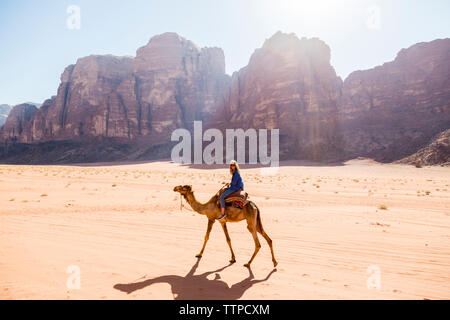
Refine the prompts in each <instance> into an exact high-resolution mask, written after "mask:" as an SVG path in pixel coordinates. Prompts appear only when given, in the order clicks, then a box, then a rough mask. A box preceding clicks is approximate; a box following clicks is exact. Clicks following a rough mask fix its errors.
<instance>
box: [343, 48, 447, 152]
mask: <svg viewBox="0 0 450 320" xmlns="http://www.w3.org/2000/svg"><path fill="white" fill-rule="evenodd" d="M449 59H450V39H443V40H435V41H432V42H428V43H418V44H416V45H413V46H412V47H410V48H408V49H403V50H401V51H400V52H399V53H398V55H397V57H396V58H395V60H394V61H392V62H388V63H385V64H383V65H382V66H379V67H376V68H373V69H370V70H365V71H356V72H353V73H352V74H350V75H349V76H348V77H347V79H345V81H344V85H343V88H342V96H341V100H340V102H339V133H340V134H341V135H342V139H341V140H342V142H343V146H342V149H343V150H344V156H345V157H346V158H352V157H355V156H366V157H373V158H375V159H376V160H379V161H393V160H396V159H400V158H402V157H405V156H407V155H410V154H412V153H414V152H415V151H417V150H418V149H419V148H421V147H423V146H424V145H426V144H427V143H428V142H429V140H430V139H431V138H432V137H433V136H435V135H436V134H438V133H439V132H442V131H443V130H445V129H448V128H450V63H449V61H450V60H449Z"/></svg>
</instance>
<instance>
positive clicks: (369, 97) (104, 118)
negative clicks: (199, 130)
mask: <svg viewBox="0 0 450 320" xmlns="http://www.w3.org/2000/svg"><path fill="white" fill-rule="evenodd" d="M449 57H450V39H439V40H435V41H432V42H428V43H419V44H416V45H414V46H412V47H410V48H408V49H403V50H401V51H400V52H399V53H398V55H397V57H396V59H395V60H394V61H392V62H388V63H385V64H383V65H382V66H379V67H376V68H373V69H370V70H364V71H356V72H354V73H352V74H350V75H349V76H348V78H347V79H345V81H344V82H343V81H342V80H341V79H340V78H339V77H338V76H337V75H336V73H335V71H334V69H333V67H332V66H331V64H330V48H329V47H328V46H327V45H326V44H325V43H324V42H323V41H321V40H319V39H317V38H312V39H306V38H301V39H299V38H298V37H297V36H295V35H294V34H284V33H281V32H278V33H276V34H275V35H273V36H272V37H271V38H270V39H267V40H266V41H265V43H264V44H263V46H262V47H261V48H260V49H257V50H256V51H255V52H254V54H253V55H252V56H251V58H250V61H249V64H248V65H247V66H246V67H244V68H242V69H241V70H239V71H238V72H235V73H233V75H232V77H229V76H227V75H226V74H225V61H224V60H225V59H224V54H223V52H222V50H221V49H219V48H202V49H200V48H198V47H197V46H196V45H195V44H194V43H192V42H191V41H189V40H186V39H184V38H182V37H180V36H178V35H177V34H174V33H165V34H162V35H158V36H155V37H153V38H152V39H151V40H150V41H149V43H148V44H147V45H146V46H144V47H142V48H140V49H138V50H137V53H136V57H115V56H111V55H107V56H89V57H85V58H81V59H79V60H78V61H77V63H76V64H75V65H71V66H69V67H67V68H66V70H65V71H64V73H63V74H62V76H61V84H60V86H59V88H58V92H57V95H56V96H54V97H52V98H51V99H48V100H46V101H45V102H44V103H43V105H42V106H41V107H40V108H39V109H38V110H34V111H31V109H27V110H26V111H25V110H23V109H24V107H23V106H22V107H20V106H18V107H16V108H18V111H17V112H14V114H13V113H12V114H11V121H9V119H8V122H9V124H8V126H6V125H5V126H4V127H3V128H1V129H0V143H1V145H2V146H1V147H0V159H2V160H1V161H4V162H24V163H29V162H33V163H39V162H78V161H106V160H111V161H112V160H136V159H151V158H161V157H168V156H169V155H170V146H171V145H173V143H171V142H170V134H171V132H172V131H173V130H174V129H176V128H187V129H189V130H190V129H192V123H193V121H194V120H203V122H204V127H215V128H219V129H222V130H224V129H226V128H243V129H248V128H255V129H260V128H267V129H272V128H279V129H280V155H281V158H282V159H292V158H296V159H311V160H322V161H338V160H344V159H348V158H353V157H358V156H363V157H373V158H375V159H376V160H379V161H393V160H397V159H401V158H403V157H405V156H408V155H410V154H412V153H414V152H416V151H417V150H419V149H420V148H422V147H424V146H425V145H426V144H427V143H428V142H429V141H430V139H431V138H432V137H434V136H435V135H436V134H438V133H439V132H442V131H443V130H445V129H448V128H450V103H449V101H450V64H449V63H448V61H449ZM42 150H45V152H42Z"/></svg>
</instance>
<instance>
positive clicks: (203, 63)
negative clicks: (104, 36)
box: [2, 33, 228, 143]
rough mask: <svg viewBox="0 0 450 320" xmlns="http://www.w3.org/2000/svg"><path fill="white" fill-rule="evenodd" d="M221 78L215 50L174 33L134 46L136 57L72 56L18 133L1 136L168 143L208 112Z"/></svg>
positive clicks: (27, 140) (222, 63)
mask: <svg viewBox="0 0 450 320" xmlns="http://www.w3.org/2000/svg"><path fill="white" fill-rule="evenodd" d="M227 83H228V76H226V75H225V59H224V55H223V52H222V50H221V49H218V48H202V49H200V48H198V47H197V46H196V45H195V44H194V43H192V42H191V41H188V40H186V39H184V38H182V37H180V36H178V35H177V34H174V33H165V34H162V35H159V36H156V37H153V38H152V39H151V40H150V41H149V43H148V44H147V45H146V46H144V47H142V48H140V49H138V50H137V54H136V57H135V58H132V57H116V56H112V55H106V56H94V55H93V56H88V57H85V58H81V59H79V60H78V61H77V62H76V64H74V65H70V66H68V67H67V68H66V69H65V70H64V72H63V74H62V76H61V84H60V85H59V88H58V92H57V95H56V96H55V97H52V98H51V99H49V100H47V101H45V102H44V103H43V105H42V107H41V108H40V109H39V110H38V111H37V112H36V113H35V114H34V115H33V116H32V117H31V118H30V119H29V121H28V122H27V123H22V124H21V126H22V128H21V129H20V130H14V133H12V131H11V130H9V131H8V134H5V133H3V134H2V136H3V137H4V138H6V139H9V140H11V139H14V140H15V141H17V142H22V143H38V142H46V141H55V140H89V139H92V138H119V139H124V140H127V141H138V140H143V141H148V142H149V143H156V142H161V141H170V134H171V132H172V131H173V130H174V129H175V128H179V127H186V128H190V127H191V126H192V121H193V120H204V119H207V118H208V117H209V116H210V115H211V113H212V112H213V109H214V105H215V103H216V99H217V97H218V96H220V94H221V91H222V90H223V88H224V87H226V85H227ZM5 130H6V129H5ZM11 134H12V135H11Z"/></svg>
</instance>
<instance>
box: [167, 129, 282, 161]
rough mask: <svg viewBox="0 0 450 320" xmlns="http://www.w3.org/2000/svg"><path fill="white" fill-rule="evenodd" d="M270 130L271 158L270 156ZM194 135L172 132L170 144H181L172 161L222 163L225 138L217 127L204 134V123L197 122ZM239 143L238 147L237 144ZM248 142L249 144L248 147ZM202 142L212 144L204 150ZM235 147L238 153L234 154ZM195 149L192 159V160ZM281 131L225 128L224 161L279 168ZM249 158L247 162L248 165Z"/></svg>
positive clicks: (180, 130)
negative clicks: (173, 142) (172, 142)
mask: <svg viewBox="0 0 450 320" xmlns="http://www.w3.org/2000/svg"><path fill="white" fill-rule="evenodd" d="M269 131H270V155H269V154H268V151H269V149H268V145H269V139H268V136H269ZM193 133H194V136H193V137H192V136H191V132H190V131H189V130H187V129H181V128H179V129H176V130H174V131H173V132H172V136H171V141H179V143H178V144H176V145H175V146H174V147H173V149H172V153H171V158H172V161H173V162H175V163H182V164H191V163H194V164H203V163H205V164H223V161H224V154H223V152H224V137H223V134H222V131H220V130H219V129H215V128H210V129H207V130H206V131H205V132H203V126H202V121H194V132H193ZM235 141H236V144H235ZM246 141H248V145H246ZM203 142H210V143H209V144H208V145H206V147H205V148H203ZM235 147H236V150H237V154H236V155H235V152H234V151H235ZM192 150H193V159H192ZM279 153H280V130H279V129H270V130H268V129H258V130H256V129H252V128H250V129H247V130H245V131H244V129H226V130H225V161H226V162H227V163H228V162H229V161H230V160H233V159H236V160H237V161H238V163H248V164H262V165H268V166H270V167H271V168H277V167H278V166H279V162H280V161H279V158H280V154H279ZM246 155H248V162H246Z"/></svg>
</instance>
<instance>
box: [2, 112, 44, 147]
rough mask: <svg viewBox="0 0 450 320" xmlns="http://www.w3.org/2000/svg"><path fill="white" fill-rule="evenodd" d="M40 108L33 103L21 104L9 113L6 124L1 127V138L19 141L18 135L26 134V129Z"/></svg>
mask: <svg viewBox="0 0 450 320" xmlns="http://www.w3.org/2000/svg"><path fill="white" fill-rule="evenodd" d="M37 110H38V109H37V108H36V106H34V105H32V104H27V103H23V104H19V105H17V106H15V107H14V108H13V109H12V110H11V111H10V112H9V115H8V118H7V119H6V122H5V124H4V125H3V126H2V127H1V129H0V139H1V140H3V141H8V140H9V141H11V142H17V141H18V137H21V136H22V135H23V134H24V129H25V128H26V126H27V125H28V124H29V122H30V120H31V119H32V118H33V116H34V115H35V113H36V111H37Z"/></svg>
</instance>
